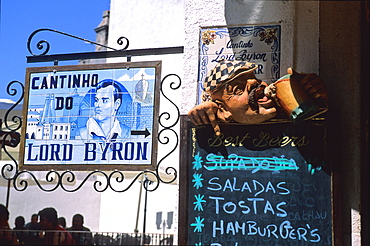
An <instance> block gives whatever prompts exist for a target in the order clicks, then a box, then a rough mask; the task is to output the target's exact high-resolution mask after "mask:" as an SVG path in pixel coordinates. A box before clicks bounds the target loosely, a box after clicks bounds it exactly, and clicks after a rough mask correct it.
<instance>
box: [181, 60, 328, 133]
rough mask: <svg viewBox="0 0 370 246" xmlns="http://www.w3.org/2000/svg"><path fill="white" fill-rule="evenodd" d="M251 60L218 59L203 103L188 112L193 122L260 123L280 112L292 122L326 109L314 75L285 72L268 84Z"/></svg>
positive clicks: (214, 124)
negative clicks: (258, 76) (261, 78)
mask: <svg viewBox="0 0 370 246" xmlns="http://www.w3.org/2000/svg"><path fill="white" fill-rule="evenodd" d="M256 68H257V66H256V65H255V64H254V63H249V62H245V61H225V60H222V61H219V62H218V63H217V64H216V66H215V68H214V69H212V70H211V71H210V72H209V73H208V75H207V77H206V78H205V81H204V92H203V102H202V103H201V104H199V105H197V106H195V107H194V108H193V109H191V110H190V111H189V113H188V115H189V118H190V120H191V122H192V123H193V124H195V125H203V124H212V127H213V129H214V131H215V133H216V135H219V134H220V133H221V131H220V127H219V125H218V122H223V123H230V122H237V123H242V124H260V123H263V122H266V121H269V120H271V119H273V118H274V117H276V116H277V115H279V117H281V115H285V118H290V120H291V121H293V122H299V121H302V120H304V119H308V118H312V117H314V116H315V115H317V114H321V113H323V112H325V111H326V110H327V90H326V88H325V85H324V83H323V81H322V80H321V79H320V78H319V77H318V76H317V75H316V74H299V73H296V72H295V71H293V70H292V69H291V68H289V69H288V75H285V76H283V77H282V78H281V79H279V80H278V81H276V82H275V83H272V84H270V85H268V84H267V83H265V82H263V81H261V80H259V79H257V78H256V76H255V74H254V72H253V71H254V70H255V69H256Z"/></svg>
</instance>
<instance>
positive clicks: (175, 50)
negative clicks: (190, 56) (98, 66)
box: [27, 28, 184, 63]
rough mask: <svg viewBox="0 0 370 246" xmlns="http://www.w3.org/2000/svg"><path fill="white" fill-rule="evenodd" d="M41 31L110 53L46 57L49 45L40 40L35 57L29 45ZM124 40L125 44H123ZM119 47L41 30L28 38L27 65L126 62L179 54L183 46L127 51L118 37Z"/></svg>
mask: <svg viewBox="0 0 370 246" xmlns="http://www.w3.org/2000/svg"><path fill="white" fill-rule="evenodd" d="M41 31H50V32H55V33H58V34H62V35H65V36H68V37H71V38H76V39H79V40H82V41H84V42H89V43H92V44H95V45H99V46H102V47H105V48H107V49H111V50H112V51H99V52H82V53H67V54H54V55H47V53H48V52H49V50H50V44H49V42H47V41H46V40H40V41H38V42H37V44H36V47H37V49H39V50H44V51H43V52H42V53H41V54H39V55H36V54H35V53H33V52H32V48H31V43H32V39H33V38H34V36H35V35H36V34H37V33H39V32H41ZM124 40H125V42H124ZM117 43H118V44H119V45H123V44H125V46H124V48H123V49H119V50H118V49H115V48H111V47H108V46H105V45H102V44H98V43H95V42H93V41H90V40H87V39H84V38H80V37H77V36H74V35H71V34H68V33H64V32H60V31H57V30H53V29H48V28H43V29H38V30H36V31H34V32H33V33H32V34H31V35H30V36H29V38H28V41H27V48H28V51H29V52H30V54H31V55H32V56H27V63H36V62H50V61H51V62H55V61H71V60H83V59H101V58H114V57H127V61H128V62H130V61H131V57H133V56H147V55H167V54H180V53H183V52H184V46H174V47H162V48H148V49H132V50H127V49H128V46H129V43H130V42H129V40H128V39H127V38H126V37H120V38H118V40H117Z"/></svg>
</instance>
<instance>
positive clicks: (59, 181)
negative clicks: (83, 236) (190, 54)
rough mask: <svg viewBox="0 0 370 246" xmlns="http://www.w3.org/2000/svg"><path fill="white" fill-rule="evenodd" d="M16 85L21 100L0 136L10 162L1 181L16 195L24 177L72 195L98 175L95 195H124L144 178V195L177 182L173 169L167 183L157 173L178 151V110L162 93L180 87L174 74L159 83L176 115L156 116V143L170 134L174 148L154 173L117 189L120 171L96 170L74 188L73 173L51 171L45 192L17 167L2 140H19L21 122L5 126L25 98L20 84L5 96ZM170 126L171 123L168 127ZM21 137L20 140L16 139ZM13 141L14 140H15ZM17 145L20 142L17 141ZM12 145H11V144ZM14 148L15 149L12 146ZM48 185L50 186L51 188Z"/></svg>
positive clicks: (142, 174)
mask: <svg viewBox="0 0 370 246" xmlns="http://www.w3.org/2000/svg"><path fill="white" fill-rule="evenodd" d="M171 78H174V79H176V80H177V82H174V81H172V82H171V83H169V84H168V83H167V82H168V81H169V80H170V79H171ZM16 83H18V84H19V85H20V86H21V96H20V99H19V100H18V101H17V102H16V103H15V104H14V105H13V106H12V107H11V108H10V109H9V110H8V111H7V112H6V114H5V126H6V129H7V131H6V132H3V133H4V136H5V137H4V138H3V139H2V149H3V150H4V151H5V153H6V154H7V155H8V156H9V157H10V159H11V160H12V161H13V164H5V165H4V166H3V167H2V169H1V175H2V177H3V178H4V179H6V180H9V181H12V182H13V187H14V189H15V190H17V191H24V190H26V189H27V188H28V186H29V180H27V179H24V177H25V176H28V177H30V180H33V181H34V182H35V184H36V185H37V186H38V187H39V188H40V189H41V190H42V191H45V192H52V191H55V190H57V189H58V188H61V189H62V190H64V191H66V192H75V191H78V190H79V189H80V188H81V187H82V186H83V185H84V184H85V183H86V182H87V181H88V180H89V179H90V178H91V177H93V176H94V175H99V176H100V177H102V178H100V179H99V180H95V181H94V183H93V187H94V190H95V191H97V192H104V191H106V190H107V189H109V188H110V189H112V190H113V191H115V192H125V191H127V190H129V189H130V188H131V186H132V185H133V184H134V183H135V182H136V181H138V180H139V178H144V177H145V180H147V177H149V178H150V181H151V182H149V183H148V182H146V183H145V182H142V185H143V187H144V189H146V190H147V191H154V190H156V189H157V188H158V187H159V184H160V183H161V182H162V183H167V184H168V183H172V182H174V181H175V180H176V178H177V170H176V168H174V167H167V168H166V169H165V175H166V176H168V177H169V181H165V180H164V178H163V177H161V175H163V174H161V173H160V172H159V168H160V166H161V164H162V163H163V162H164V161H165V160H166V158H167V157H168V156H170V155H171V154H172V153H173V152H174V151H175V150H176V148H177V147H178V144H179V137H178V134H177V132H176V131H175V130H174V129H173V128H174V126H175V125H176V124H177V123H178V121H179V119H180V112H179V109H178V107H177V106H176V104H175V103H174V102H172V101H171V100H170V99H169V97H168V96H167V95H166V93H165V92H164V90H163V88H164V87H165V86H169V89H170V90H177V89H178V88H180V86H181V79H180V77H179V76H178V75H176V74H169V75H167V76H165V77H164V78H163V79H162V81H161V87H160V91H161V93H162V95H163V97H165V98H166V99H167V100H168V101H169V102H170V103H171V104H172V105H173V106H174V107H175V111H176V113H175V115H174V114H171V113H170V112H163V113H162V114H161V115H160V116H159V122H158V123H159V124H160V126H161V127H162V129H161V130H160V131H159V132H158V141H159V143H160V144H162V145H166V144H169V143H170V137H169V136H168V135H167V133H170V134H172V135H174V136H175V138H174V139H175V143H174V147H173V148H172V149H171V150H170V151H169V152H168V153H167V154H166V155H165V156H164V157H163V158H162V159H161V160H160V161H159V162H158V164H157V166H156V169H155V170H154V171H152V170H144V171H142V172H140V173H138V174H137V175H136V176H135V177H134V178H133V179H132V180H131V182H130V183H129V184H128V185H127V186H125V187H123V188H121V189H119V188H117V187H116V186H117V185H119V184H123V182H124V181H125V174H124V173H123V172H121V171H118V170H115V171H112V172H110V173H106V172H104V171H100V170H95V171H92V172H90V173H88V174H87V175H86V176H85V177H84V179H83V180H82V181H81V182H80V183H79V184H78V185H75V182H76V180H77V178H76V173H74V172H73V171H71V170H66V171H62V172H58V171H55V170H50V171H48V172H47V173H46V175H45V179H44V180H45V182H46V183H47V184H48V185H49V188H46V187H45V186H43V185H42V183H41V182H40V181H39V180H38V178H37V177H36V176H35V174H34V173H32V172H31V171H28V170H20V169H19V165H18V162H17V160H16V159H15V158H14V157H12V156H11V154H10V153H9V152H8V151H7V150H6V145H7V144H5V141H6V140H5V139H6V136H19V134H18V135H17V134H16V131H17V130H19V129H20V128H21V126H22V118H21V117H19V116H13V117H12V119H11V121H13V122H14V123H15V127H13V128H11V127H10V126H9V125H8V123H7V122H8V121H9V120H8V116H9V113H10V111H11V110H13V109H14V108H15V107H16V106H17V105H18V104H19V103H20V102H21V101H22V100H23V97H24V86H23V84H22V83H20V82H19V81H12V82H11V83H10V84H9V85H8V90H7V91H8V94H9V95H12V96H14V95H16V94H17V93H18V90H16V89H12V90H10V88H11V87H12V86H14V84H16ZM171 120H172V121H171ZM168 122H170V123H168ZM19 137H20V136H19ZM14 141H15V140H14ZM17 141H18V143H19V141H20V139H18V140H17ZM10 143H11V141H10ZM12 147H14V146H12ZM50 185H52V186H51V187H50ZM70 185H72V186H73V187H74V188H68V186H70Z"/></svg>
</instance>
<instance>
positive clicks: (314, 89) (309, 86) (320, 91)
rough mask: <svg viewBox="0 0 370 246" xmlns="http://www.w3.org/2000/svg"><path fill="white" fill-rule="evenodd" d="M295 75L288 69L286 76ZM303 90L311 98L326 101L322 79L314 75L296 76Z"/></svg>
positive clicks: (325, 91)
mask: <svg viewBox="0 0 370 246" xmlns="http://www.w3.org/2000/svg"><path fill="white" fill-rule="evenodd" d="M293 73H296V72H295V71H293V69H292V68H288V74H293ZM298 75H299V76H300V77H301V78H300V80H299V82H300V84H301V85H302V87H303V89H304V90H305V91H306V92H307V93H308V94H309V95H310V96H311V97H313V98H321V99H324V100H325V101H327V100H328V92H327V90H326V87H325V84H324V82H323V81H322V79H321V78H320V77H319V76H317V75H316V74H313V73H310V74H298Z"/></svg>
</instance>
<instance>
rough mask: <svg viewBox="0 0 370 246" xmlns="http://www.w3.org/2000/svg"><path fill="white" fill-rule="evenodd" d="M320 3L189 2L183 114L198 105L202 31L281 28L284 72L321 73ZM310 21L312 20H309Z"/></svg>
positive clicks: (186, 13) (235, 0) (219, 0)
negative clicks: (274, 25)
mask: <svg viewBox="0 0 370 246" xmlns="http://www.w3.org/2000/svg"><path fill="white" fill-rule="evenodd" d="M318 4H319V3H318V1H299V3H298V2H296V1H247V0H203V1H197V0H185V16H186V18H185V33H186V37H185V53H184V60H185V61H186V62H185V63H184V81H185V83H184V86H183V92H182V93H183V101H182V104H181V112H182V113H184V114H185V113H187V112H188V111H189V110H190V109H191V108H192V107H193V106H194V105H195V102H196V94H195V91H196V80H197V68H198V53H199V43H198V42H199V29H200V28H201V27H211V26H240V25H250V24H269V23H278V24H280V25H281V29H282V32H281V37H282V38H281V63H280V66H281V71H280V74H281V75H284V74H286V69H287V68H288V67H293V68H294V69H296V70H297V71H299V72H307V73H311V72H313V73H317V72H318V67H319V64H318V35H319V31H318V28H319V26H318V6H319V5H318ZM307 20H308V21H307Z"/></svg>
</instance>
